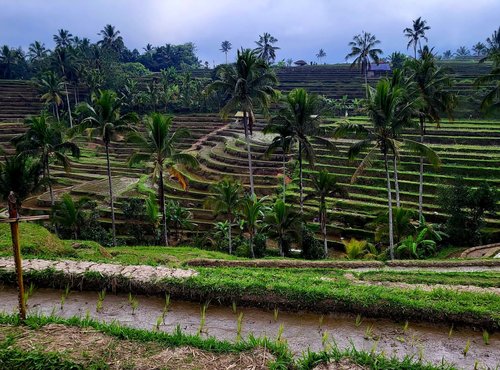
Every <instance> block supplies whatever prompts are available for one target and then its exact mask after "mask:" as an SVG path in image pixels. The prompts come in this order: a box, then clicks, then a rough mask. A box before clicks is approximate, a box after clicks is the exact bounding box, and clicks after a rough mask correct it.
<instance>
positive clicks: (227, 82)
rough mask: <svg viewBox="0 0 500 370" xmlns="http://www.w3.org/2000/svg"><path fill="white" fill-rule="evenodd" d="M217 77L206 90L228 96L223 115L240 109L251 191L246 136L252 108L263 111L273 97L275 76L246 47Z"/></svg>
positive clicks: (251, 190)
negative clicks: (232, 63) (234, 61)
mask: <svg viewBox="0 0 500 370" xmlns="http://www.w3.org/2000/svg"><path fill="white" fill-rule="evenodd" d="M218 78H219V79H218V80H216V81H214V82H213V83H212V84H211V85H210V86H209V87H208V90H209V91H212V90H219V91H220V92H222V93H223V94H224V95H225V96H227V97H229V100H228V101H227V102H226V105H225V106H224V107H223V108H222V110H221V113H222V115H223V117H225V118H226V117H227V116H228V114H229V113H231V112H234V111H237V110H241V111H243V128H244V130H245V140H246V144H247V156H248V172H249V175H250V192H251V193H252V194H254V193H255V190H254V181H253V170H252V153H251V150H250V137H249V135H252V128H253V121H254V118H253V111H254V109H256V108H260V109H261V110H262V111H263V112H264V113H267V111H268V108H269V105H270V104H271V98H272V97H273V96H275V91H274V89H273V86H274V85H275V84H276V83H277V79H276V76H275V75H274V73H272V71H270V70H269V67H268V66H267V64H266V63H265V62H263V61H262V60H261V59H259V58H257V54H256V53H255V51H252V50H250V49H246V50H243V49H242V50H241V51H240V50H238V55H237V59H236V64H235V65H225V66H223V67H222V68H221V70H220V74H219V76H218Z"/></svg>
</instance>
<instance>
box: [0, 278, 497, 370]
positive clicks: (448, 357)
mask: <svg viewBox="0 0 500 370" xmlns="http://www.w3.org/2000/svg"><path fill="white" fill-rule="evenodd" d="M61 295H62V292H61V291H56V290H49V289H37V290H36V291H35V292H34V294H33V296H32V297H31V298H30V299H29V301H28V307H29V312H30V313H38V314H44V315H49V314H51V313H55V314H56V315H58V316H62V317H71V316H82V317H84V316H86V315H87V314H89V315H90V316H91V317H93V318H96V319H98V320H101V321H106V322H111V321H117V322H119V323H121V324H123V325H128V326H131V327H135V328H141V329H152V328H153V327H155V325H156V322H157V320H158V317H160V315H161V313H162V310H163V307H164V300H163V299H160V298H157V297H146V296H137V297H136V298H137V300H138V303H139V305H138V307H137V309H136V311H135V314H132V308H131V305H130V303H129V298H128V296H127V295H121V294H118V295H112V294H110V293H108V294H107V295H106V297H105V299H104V302H103V306H102V310H101V311H100V312H96V305H97V300H98V296H97V293H95V292H71V293H70V294H69V296H68V298H67V299H66V301H65V304H64V307H63V308H62V309H61V303H60V302H61ZM16 304H17V293H16V291H15V290H14V289H12V288H9V287H3V288H1V287H0V312H2V311H4V312H13V311H14V310H15V308H16ZM237 311H238V313H237V314H234V313H233V310H232V308H231V307H222V306H217V305H215V304H209V306H208V309H207V311H206V324H205V327H204V330H203V331H204V332H203V333H202V335H203V336H215V337H216V338H218V339H227V340H231V341H232V340H235V338H236V335H237V317H238V314H239V312H243V330H242V335H243V337H245V336H247V335H248V334H249V333H253V334H254V335H256V336H264V335H266V336H268V337H270V338H276V336H277V334H278V332H279V331H280V326H282V339H284V340H286V341H287V342H288V344H289V346H290V348H291V350H292V351H293V352H294V353H295V354H296V355H300V354H301V353H302V352H303V351H305V350H306V349H307V348H308V347H309V348H310V349H311V350H313V351H318V350H321V349H322V348H323V344H322V342H323V338H324V333H325V332H327V333H328V338H329V340H330V341H331V340H333V341H335V342H336V343H337V344H338V345H339V347H341V348H345V347H350V346H352V345H354V346H355V347H356V348H357V349H364V350H367V351H370V350H372V349H374V348H375V349H376V351H377V352H382V351H383V352H384V353H385V355H389V356H390V355H396V356H398V357H401V356H404V355H413V356H415V358H420V357H422V358H423V359H424V360H426V361H430V362H433V363H435V364H438V363H440V362H441V360H442V359H444V360H445V361H447V362H449V363H454V364H456V365H457V366H458V367H459V368H465V369H472V368H473V367H474V365H475V363H476V361H478V363H479V365H480V367H479V368H492V369H494V368H496V367H497V366H500V335H499V333H496V334H492V335H490V338H489V340H490V344H489V345H485V344H484V341H483V337H482V332H475V331H472V330H469V329H455V330H453V332H452V335H451V337H449V331H450V328H449V327H446V326H441V325H430V324H416V323H411V322H410V323H409V325H408V327H407V328H406V330H405V329H404V328H403V327H404V324H401V323H395V322H392V321H388V320H380V319H362V320H361V322H359V320H358V322H356V317H354V316H349V315H339V314H331V315H326V316H324V317H322V316H320V315H317V314H309V313H286V312H278V314H277V320H275V312H273V311H266V310H261V309H254V308H243V307H241V308H240V307H238V308H237ZM200 317H201V315H200V305H199V304H196V303H191V302H179V301H177V302H172V303H171V305H170V309H169V312H168V313H167V315H166V317H165V323H164V324H161V326H160V330H164V331H172V330H174V329H175V327H176V326H177V325H180V327H181V329H182V330H183V331H185V332H187V333H191V334H195V333H197V332H198V329H199V327H200ZM468 341H469V342H470V349H469V351H468V353H467V356H466V357H464V355H463V350H464V348H465V347H466V343H467V342H468Z"/></svg>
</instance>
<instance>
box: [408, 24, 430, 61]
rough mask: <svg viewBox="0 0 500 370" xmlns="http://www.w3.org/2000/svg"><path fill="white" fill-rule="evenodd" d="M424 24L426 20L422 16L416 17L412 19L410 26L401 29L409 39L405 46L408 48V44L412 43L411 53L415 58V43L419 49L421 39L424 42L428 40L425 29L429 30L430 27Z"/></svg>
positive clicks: (420, 47)
mask: <svg viewBox="0 0 500 370" xmlns="http://www.w3.org/2000/svg"><path fill="white" fill-rule="evenodd" d="M426 24H427V21H426V20H424V19H422V17H418V18H417V19H415V20H413V25H412V28H409V27H407V28H405V29H404V31H403V32H404V34H405V36H406V37H408V38H409V39H410V40H409V41H408V45H407V46H406V48H407V49H409V48H410V46H412V45H413V53H414V57H415V59H417V45H418V47H419V49H420V50H422V45H421V40H422V39H424V40H425V41H426V42H427V41H429V40H428V39H427V36H425V31H428V30H430V29H431V27H430V26H427V25H426Z"/></svg>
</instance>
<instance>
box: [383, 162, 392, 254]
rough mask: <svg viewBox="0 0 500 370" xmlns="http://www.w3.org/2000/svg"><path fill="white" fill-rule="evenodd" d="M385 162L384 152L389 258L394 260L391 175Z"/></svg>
mask: <svg viewBox="0 0 500 370" xmlns="http://www.w3.org/2000/svg"><path fill="white" fill-rule="evenodd" d="M387 162H388V161H387V153H384V165H385V178H386V180H387V203H388V205H389V253H390V255H391V260H394V226H393V220H392V192H391V177H390V176H389V166H388V163H387Z"/></svg>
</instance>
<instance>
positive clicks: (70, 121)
mask: <svg viewBox="0 0 500 370" xmlns="http://www.w3.org/2000/svg"><path fill="white" fill-rule="evenodd" d="M64 89H65V90H66V101H67V102H68V116H69V127H70V128H73V117H71V104H70V103H69V94H68V84H66V82H65V83H64Z"/></svg>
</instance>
